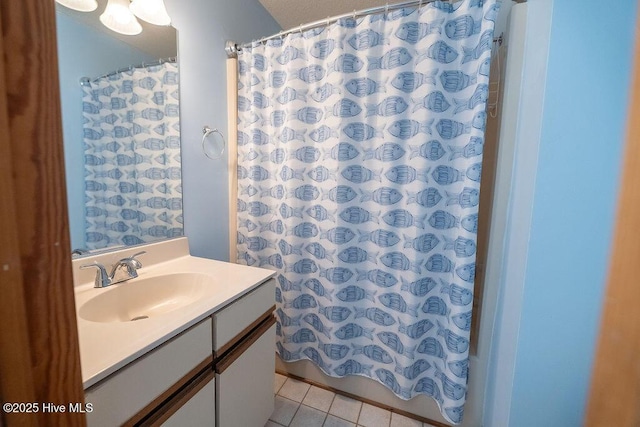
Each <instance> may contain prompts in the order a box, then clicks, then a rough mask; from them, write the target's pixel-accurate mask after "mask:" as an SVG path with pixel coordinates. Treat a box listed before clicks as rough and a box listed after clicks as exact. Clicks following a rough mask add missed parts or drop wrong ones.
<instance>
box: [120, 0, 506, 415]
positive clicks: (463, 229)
mask: <svg viewBox="0 0 640 427" xmlns="http://www.w3.org/2000/svg"><path fill="white" fill-rule="evenodd" d="M495 5H496V0H482V1H480V0H461V1H459V2H456V3H455V5H452V4H448V3H444V2H440V1H436V2H431V3H427V4H424V5H421V6H418V7H407V8H401V9H397V10H391V11H389V12H388V13H386V14H385V13H381V14H378V15H370V16H364V17H358V18H357V19H353V18H344V19H341V20H339V21H338V22H336V23H335V24H331V25H328V26H325V27H322V28H319V29H318V31H305V32H296V33H295V34H291V35H287V36H284V37H282V38H279V39H278V43H277V44H270V43H266V44H265V43H254V44H253V45H252V46H251V47H246V48H244V49H243V50H242V52H240V53H239V63H240V64H243V65H242V67H241V68H242V69H241V70H240V73H239V82H240V84H239V85H238V110H239V111H238V113H239V121H238V122H239V123H238V144H237V146H238V165H239V167H238V224H239V228H238V230H239V232H240V233H241V234H240V235H239V239H238V242H237V250H238V262H239V263H241V264H247V265H253V266H254V267H261V268H267V269H271V270H275V271H276V284H277V285H276V289H277V301H276V305H277V311H276V313H277V317H278V321H279V322H278V325H279V326H278V327H279V329H278V330H279V333H278V334H277V343H278V344H277V351H278V353H279V355H280V357H281V358H282V359H283V360H285V361H296V360H300V359H309V360H311V361H313V362H314V363H315V364H317V365H318V366H319V367H320V369H321V370H322V371H323V372H325V373H326V374H327V375H330V376H334V377H343V376H346V375H362V376H366V377H369V378H371V379H373V380H374V381H378V382H380V383H382V384H383V385H385V386H386V387H388V388H389V389H390V390H391V391H392V392H393V393H395V394H397V395H398V396H400V397H401V398H403V399H410V398H413V397H414V396H416V395H418V394H423V395H427V396H431V397H432V398H433V399H435V400H436V401H438V403H439V404H440V407H441V408H443V409H442V411H443V416H444V417H445V419H447V420H448V421H450V422H454V423H459V422H460V421H461V416H462V414H463V410H462V409H463V405H464V399H465V396H464V394H465V393H463V392H462V391H464V390H466V381H467V371H468V364H466V363H467V360H468V340H469V336H470V330H471V319H472V299H473V281H474V277H475V257H476V252H477V251H476V239H477V237H476V236H477V224H478V221H477V212H478V204H479V202H478V201H479V189H480V177H481V171H482V168H481V166H482V154H483V145H484V129H485V125H486V123H485V122H486V120H487V114H486V113H485V108H486V104H487V98H488V90H487V89H488V87H489V86H488V85H489V71H490V69H489V65H490V63H491V61H490V59H491V50H490V47H491V46H490V44H491V42H490V39H491V38H492V36H493V33H492V32H493V27H494V20H495V16H496V12H497V11H496V8H495ZM486 17H489V18H492V19H493V20H492V19H487V18H486ZM490 36H491V37H490ZM118 96H122V95H120V94H119V95H118ZM146 108H150V106H147V107H146ZM141 161H144V160H141ZM110 168H113V166H110V167H109V168H108V169H110ZM257 237H260V239H258V238H257ZM445 409H446V411H445ZM449 414H450V415H452V416H450V415H449Z"/></svg>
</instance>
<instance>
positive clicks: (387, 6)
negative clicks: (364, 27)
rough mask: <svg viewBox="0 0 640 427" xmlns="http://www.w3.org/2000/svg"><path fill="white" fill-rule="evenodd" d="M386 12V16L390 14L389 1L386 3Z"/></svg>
mask: <svg viewBox="0 0 640 427" xmlns="http://www.w3.org/2000/svg"><path fill="white" fill-rule="evenodd" d="M384 14H385V16H386V15H388V14H389V3H387V4H385V5H384Z"/></svg>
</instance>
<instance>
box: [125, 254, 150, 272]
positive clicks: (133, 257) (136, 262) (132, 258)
mask: <svg viewBox="0 0 640 427" xmlns="http://www.w3.org/2000/svg"><path fill="white" fill-rule="evenodd" d="M146 253H147V251H140V252H138V253H137V254H133V255H131V256H130V257H129V258H127V259H129V260H130V261H131V263H132V264H133V266H134V267H135V268H136V269H138V268H142V263H141V262H140V260H138V259H136V257H137V256H140V255H144V254H146Z"/></svg>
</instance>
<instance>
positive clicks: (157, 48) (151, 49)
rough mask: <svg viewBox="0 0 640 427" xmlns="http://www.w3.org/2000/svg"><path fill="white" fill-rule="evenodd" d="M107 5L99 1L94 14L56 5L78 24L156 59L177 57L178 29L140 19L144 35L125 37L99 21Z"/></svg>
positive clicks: (103, 1)
mask: <svg viewBox="0 0 640 427" xmlns="http://www.w3.org/2000/svg"><path fill="white" fill-rule="evenodd" d="M106 5H107V0H98V8H97V9H96V10H94V11H93V12H78V11H75V10H72V9H69V8H66V7H64V6H61V5H59V4H58V3H56V11H57V12H60V13H64V14H66V15H68V16H70V17H71V18H73V19H75V20H76V21H78V22H81V23H83V24H85V25H89V26H91V27H93V28H94V29H96V30H98V31H100V32H103V33H105V34H107V35H109V36H110V37H113V38H114V39H117V40H120V41H122V42H125V43H127V44H129V45H131V46H133V47H135V48H136V49H139V50H142V51H143V52H146V53H148V54H149V55H151V56H153V57H155V58H158V59H160V58H170V57H173V56H176V55H177V49H178V43H177V36H176V29H175V28H173V27H171V26H169V27H160V26H157V25H151V24H147V23H146V22H144V21H143V20H141V19H139V20H138V21H140V25H142V33H140V34H138V35H137V36H125V35H122V34H118V33H116V32H113V31H111V30H110V29H108V28H107V27H105V26H104V25H102V23H101V22H100V20H99V19H98V18H99V17H100V15H101V14H102V12H104V8H105V6H106Z"/></svg>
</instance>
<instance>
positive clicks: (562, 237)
mask: <svg viewBox="0 0 640 427" xmlns="http://www.w3.org/2000/svg"><path fill="white" fill-rule="evenodd" d="M635 3H636V2H635V1H632V0H624V1H618V2H609V3H606V4H603V3H602V2H601V1H595V0H588V1H587V0H581V1H575V0H574V1H567V0H556V1H555V2H554V6H553V20H552V29H551V44H550V54H549V63H548V71H547V87H546V97H545V106H544V113H543V124H542V138H541V141H540V151H539V159H538V169H537V179H536V189H535V198H534V205H533V217H532V227H531V234H530V241H529V248H528V249H529V250H528V259H527V270H526V279H525V286H524V298H523V305H522V313H521V322H520V332H519V338H518V343H517V358H516V367H515V375H514V383H513V394H512V405H511V408H510V411H511V416H510V422H509V425H510V426H513V427H528V426H532V427H533V426H536V427H537V426H545V427H554V426H558V427H570V426H579V425H582V421H583V417H584V410H585V405H586V399H587V395H588V389H589V382H590V374H591V367H592V363H593V356H594V349H595V345H596V339H597V334H598V325H599V318H600V309H601V303H602V297H603V294H604V288H605V281H606V275H607V261H608V257H609V248H610V241H611V237H612V230H613V224H614V213H615V206H616V195H617V188H618V180H619V175H620V173H619V172H620V171H619V167H620V164H621V153H622V151H621V149H622V147H623V144H624V136H625V123H626V110H627V103H628V90H629V83H630V73H631V71H630V69H631V59H632V58H631V55H632V48H633V36H634V28H635V16H636V10H635V8H636V4H635ZM530 42H533V43H535V40H531V41H530ZM507 286H508V284H507Z"/></svg>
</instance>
